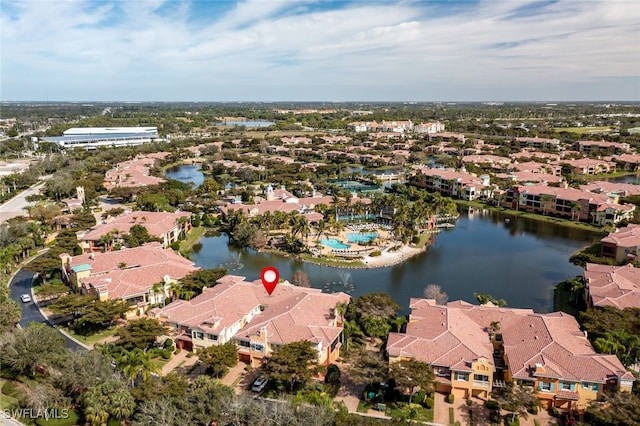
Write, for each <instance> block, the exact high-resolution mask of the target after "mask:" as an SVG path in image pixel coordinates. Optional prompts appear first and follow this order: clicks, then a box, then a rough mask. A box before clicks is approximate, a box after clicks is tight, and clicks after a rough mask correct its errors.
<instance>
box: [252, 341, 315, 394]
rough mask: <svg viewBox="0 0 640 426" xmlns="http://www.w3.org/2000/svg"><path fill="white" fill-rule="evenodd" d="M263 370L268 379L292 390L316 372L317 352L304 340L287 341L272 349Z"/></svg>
mask: <svg viewBox="0 0 640 426" xmlns="http://www.w3.org/2000/svg"><path fill="white" fill-rule="evenodd" d="M265 371H266V375H267V377H268V378H269V379H270V380H273V381H274V382H276V383H277V384H279V385H281V386H283V387H285V388H286V389H288V390H293V389H294V388H295V386H296V384H304V383H306V381H307V380H309V379H310V378H311V377H312V376H313V375H314V374H316V373H317V372H318V352H317V351H316V349H315V348H314V346H313V344H312V343H311V342H308V341H306V340H305V341H300V342H292V343H287V344H286V345H282V346H280V347H278V348H276V350H275V351H273V354H272V355H271V358H269V360H268V362H267V366H266V368H265Z"/></svg>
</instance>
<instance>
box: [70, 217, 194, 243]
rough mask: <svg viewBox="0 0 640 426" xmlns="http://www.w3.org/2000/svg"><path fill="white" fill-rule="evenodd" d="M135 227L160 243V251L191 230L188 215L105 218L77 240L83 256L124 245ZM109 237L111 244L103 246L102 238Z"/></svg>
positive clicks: (81, 234)
mask: <svg viewBox="0 0 640 426" xmlns="http://www.w3.org/2000/svg"><path fill="white" fill-rule="evenodd" d="M135 225H140V226H144V227H145V228H146V229H147V231H148V232H149V235H150V236H152V237H155V238H159V239H160V240H161V244H162V248H167V247H169V246H170V245H171V244H172V243H174V242H176V241H178V240H179V239H180V238H181V236H184V235H186V233H187V232H189V230H190V229H191V213H189V212H180V211H178V212H173V213H168V212H146V211H134V212H128V213H125V214H123V215H121V216H118V217H116V218H108V219H106V220H105V221H103V223H99V224H97V225H95V226H94V227H93V228H91V229H89V230H88V231H86V232H84V233H80V234H79V235H78V238H79V239H80V241H81V243H80V246H81V247H82V250H83V251H84V252H91V251H101V250H102V249H103V248H106V250H111V248H112V247H113V246H114V245H122V244H123V243H124V240H123V236H125V235H127V234H129V231H130V230H131V228H132V227H133V226H135ZM107 235H110V236H111V237H112V238H111V241H109V242H108V244H106V245H105V244H102V243H101V240H102V238H103V237H105V236H107Z"/></svg>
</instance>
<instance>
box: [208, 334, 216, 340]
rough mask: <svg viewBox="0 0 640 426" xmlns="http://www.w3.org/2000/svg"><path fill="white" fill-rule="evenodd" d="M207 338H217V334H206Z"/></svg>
mask: <svg viewBox="0 0 640 426" xmlns="http://www.w3.org/2000/svg"><path fill="white" fill-rule="evenodd" d="M207 338H208V339H209V340H218V335H217V334H208V335H207Z"/></svg>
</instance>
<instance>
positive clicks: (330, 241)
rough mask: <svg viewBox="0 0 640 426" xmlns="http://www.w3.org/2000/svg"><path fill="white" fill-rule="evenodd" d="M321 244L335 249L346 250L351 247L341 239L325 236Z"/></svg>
mask: <svg viewBox="0 0 640 426" xmlns="http://www.w3.org/2000/svg"><path fill="white" fill-rule="evenodd" d="M320 244H323V245H325V246H328V247H331V248H332V249H335V250H345V249H348V248H349V247H351V246H350V245H349V244H345V243H343V242H341V241H340V240H336V239H335V238H323V239H321V240H320Z"/></svg>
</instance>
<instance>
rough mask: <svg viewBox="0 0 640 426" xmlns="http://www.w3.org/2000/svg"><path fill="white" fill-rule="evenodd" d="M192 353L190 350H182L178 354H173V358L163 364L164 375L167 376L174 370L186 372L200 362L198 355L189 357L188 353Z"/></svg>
mask: <svg viewBox="0 0 640 426" xmlns="http://www.w3.org/2000/svg"><path fill="white" fill-rule="evenodd" d="M190 353H191V352H189V351H185V350H182V351H180V353H179V354H178V355H173V356H172V357H171V359H170V360H169V361H168V362H167V363H166V364H165V365H163V366H162V375H163V376H166V375H167V374H169V373H170V372H172V371H173V370H177V371H181V372H184V373H185V374H186V373H187V372H188V371H189V369H190V368H191V366H193V365H194V364H195V363H196V362H198V357H197V356H192V357H191V358H187V355H188V354H190Z"/></svg>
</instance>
